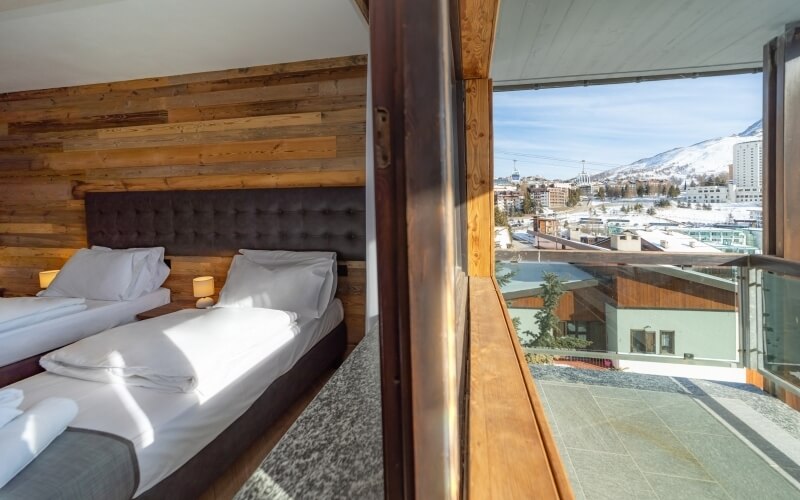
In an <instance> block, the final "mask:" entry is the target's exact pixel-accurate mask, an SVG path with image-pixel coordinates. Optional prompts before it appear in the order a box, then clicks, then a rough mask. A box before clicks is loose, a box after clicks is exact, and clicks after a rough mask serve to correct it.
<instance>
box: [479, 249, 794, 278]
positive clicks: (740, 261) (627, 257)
mask: <svg viewBox="0 0 800 500" xmlns="http://www.w3.org/2000/svg"><path fill="white" fill-rule="evenodd" d="M495 260H497V261H506V262H509V261H510V262H566V263H570V264H594V265H617V264H619V265H634V266H635V265H644V266H659V265H667V266H694V267H752V268H759V269H763V270H765V271H772V272H776V273H782V274H789V275H792V276H800V262H798V261H793V260H788V259H784V258H782V257H776V256H774V255H762V254H752V255H739V254H730V253H686V252H609V251H603V250H596V251H592V250H537V249H531V250H496V251H495Z"/></svg>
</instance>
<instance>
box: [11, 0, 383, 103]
mask: <svg viewBox="0 0 800 500" xmlns="http://www.w3.org/2000/svg"><path fill="white" fill-rule="evenodd" d="M368 47H369V33H368V29H367V25H366V23H365V22H364V19H363V18H362V17H361V15H360V13H359V12H358V11H357V9H356V7H355V5H354V4H353V2H352V0H0V92H9V91H16V90H33V89H41V88H50V87H61V86H69V85H80V84H87V83H102V82H112V81H119V80H131V79H135V78H145V77H153V76H167V75H180V74H185V73H195V72H201V71H212V70H221V69H230V68H239V67H245V66H257V65H262V64H274V63H281V62H290V61H303V60H309V59H320V58H326V57H335V56H345V55H354V54H365V53H367V50H368Z"/></svg>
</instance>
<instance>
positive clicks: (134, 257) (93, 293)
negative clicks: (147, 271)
mask: <svg viewBox="0 0 800 500" xmlns="http://www.w3.org/2000/svg"><path fill="white" fill-rule="evenodd" d="M146 257H147V256H146V254H144V253H133V252H106V251H97V250H89V249H88V248H82V249H80V250H78V251H77V252H76V253H75V254H74V255H73V256H72V257H70V259H69V260H68V261H67V262H66V264H64V267H62V268H61V271H59V272H58V274H57V275H56V277H55V279H54V280H53V282H52V283H50V286H49V287H47V289H46V290H44V291H42V292H39V294H38V295H39V296H41V297H83V298H86V299H94V300H130V298H129V293H130V290H131V287H132V285H133V284H134V277H135V274H134V272H135V270H136V269H138V268H139V267H140V266H142V265H143V261H144V260H145V259H146Z"/></svg>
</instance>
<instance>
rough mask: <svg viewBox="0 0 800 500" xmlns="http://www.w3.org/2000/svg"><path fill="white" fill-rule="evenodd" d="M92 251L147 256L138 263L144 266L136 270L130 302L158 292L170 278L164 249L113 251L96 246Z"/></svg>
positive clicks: (130, 291)
mask: <svg viewBox="0 0 800 500" xmlns="http://www.w3.org/2000/svg"><path fill="white" fill-rule="evenodd" d="M92 250H97V251H101V252H133V253H143V254H145V255H146V257H145V260H144V261H137V262H141V264H142V265H140V266H139V267H138V268H137V269H135V270H134V282H133V283H132V284H131V289H130V290H129V291H128V293H127V295H128V296H129V297H130V299H128V300H133V299H136V298H139V297H141V296H142V295H145V294H148V293H150V292H153V291H155V290H158V288H159V287H160V286H161V285H163V284H164V281H165V280H166V279H167V276H169V271H170V269H169V266H168V265H167V264H166V263H164V247H150V248H125V249H120V250H112V249H111V248H107V247H101V246H98V245H94V246H93V247H92Z"/></svg>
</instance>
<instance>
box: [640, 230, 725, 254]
mask: <svg viewBox="0 0 800 500" xmlns="http://www.w3.org/2000/svg"><path fill="white" fill-rule="evenodd" d="M636 234H638V235H639V237H640V238H642V239H643V240H645V241H647V242H648V243H650V244H652V245H655V246H657V247H659V248H660V249H662V250H663V251H665V252H685V253H720V250H718V249H716V248H714V247H713V246H711V245H709V244H707V243H703V242H701V241H698V240H697V239H695V238H692V237H691V236H689V235H686V234H682V233H679V232H674V231H662V230H661V229H651V230H644V229H637V230H636Z"/></svg>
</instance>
